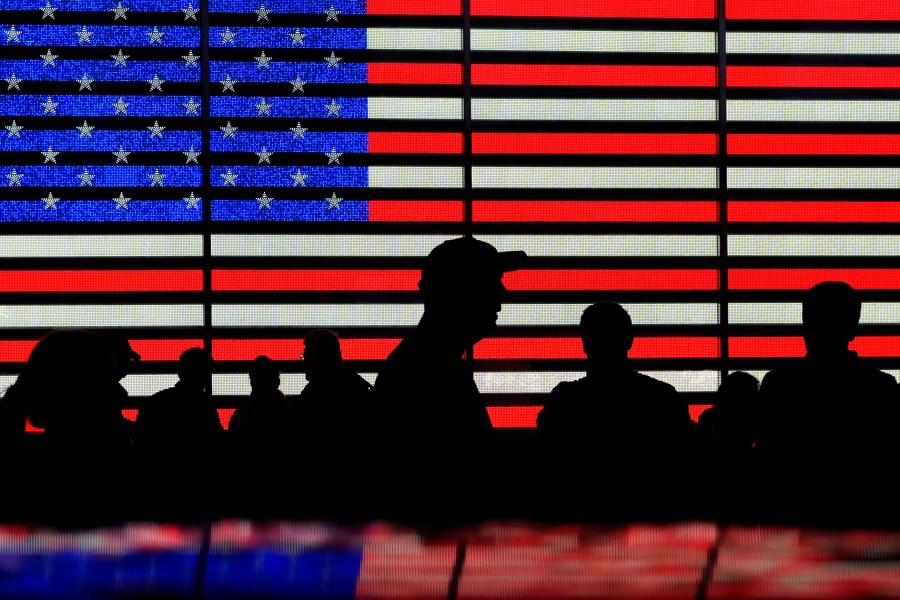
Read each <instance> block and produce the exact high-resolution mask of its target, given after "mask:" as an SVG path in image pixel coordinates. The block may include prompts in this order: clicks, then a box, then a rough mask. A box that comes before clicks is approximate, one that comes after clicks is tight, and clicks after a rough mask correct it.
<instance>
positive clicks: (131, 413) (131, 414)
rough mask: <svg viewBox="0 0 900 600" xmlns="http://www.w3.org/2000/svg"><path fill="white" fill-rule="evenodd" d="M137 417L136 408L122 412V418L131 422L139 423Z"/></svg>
mask: <svg viewBox="0 0 900 600" xmlns="http://www.w3.org/2000/svg"><path fill="white" fill-rule="evenodd" d="M137 415H138V409H136V408H126V409H123V410H122V416H123V417H125V418H126V419H128V420H129V421H137Z"/></svg>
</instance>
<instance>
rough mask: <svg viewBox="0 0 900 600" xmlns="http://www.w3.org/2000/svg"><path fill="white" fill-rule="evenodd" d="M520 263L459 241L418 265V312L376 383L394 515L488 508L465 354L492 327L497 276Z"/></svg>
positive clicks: (485, 440)
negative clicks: (420, 302) (420, 308)
mask: <svg viewBox="0 0 900 600" xmlns="http://www.w3.org/2000/svg"><path fill="white" fill-rule="evenodd" d="M524 259H525V254H524V253H523V252H497V250H496V248H494V247H493V246H491V245H490V244H487V243H485V242H483V241H480V240H476V239H474V238H468V237H465V238H456V239H452V240H448V241H446V242H443V243H441V244H439V245H438V246H437V247H435V248H434V249H433V250H432V251H431V253H429V255H428V257H427V258H426V260H425V266H424V268H423V270H422V278H421V281H420V282H419V290H420V292H421V295H422V300H423V304H424V314H423V316H422V318H421V320H420V321H419V324H418V325H417V327H416V329H415V330H414V331H413V332H412V333H410V334H409V335H407V336H406V337H405V338H404V339H403V341H402V342H401V343H400V344H399V345H398V346H397V347H396V348H395V349H394V350H393V352H391V354H390V356H389V357H388V359H387V361H386V362H385V364H384V365H383V367H382V369H381V371H380V372H379V374H378V378H377V380H376V382H375V392H376V397H377V400H378V408H379V410H380V411H382V412H381V416H382V417H383V420H382V421H381V422H382V427H381V429H380V432H379V446H380V447H381V448H383V449H386V450H387V455H386V457H385V458H384V460H385V462H386V464H385V465H384V470H385V477H386V478H388V480H389V481H390V483H389V486H390V488H391V489H390V491H391V492H393V498H392V501H391V504H392V507H395V508H396V509H397V510H398V511H399V512H400V513H401V514H400V515H399V516H401V517H406V516H409V515H410V514H415V513H418V514H417V515H416V517H426V518H432V517H433V518H439V517H447V518H454V517H456V518H463V519H466V518H470V517H472V516H473V515H474V511H477V510H482V511H483V510H486V509H487V503H488V501H489V496H490V493H489V492H488V488H489V485H488V484H489V483H490V480H489V474H492V475H494V476H496V471H492V467H493V463H494V460H495V455H496V446H495V440H494V434H493V428H492V425H491V421H490V417H489V416H488V413H487V409H486V407H485V404H484V401H483V400H482V398H481V395H480V393H479V391H478V388H477V386H476V385H475V382H474V380H473V376H472V369H471V366H470V365H469V364H467V362H466V361H465V359H464V358H463V354H464V352H466V351H467V350H468V349H469V348H471V346H472V345H473V344H475V343H476V342H478V341H479V340H481V339H482V338H484V337H485V336H487V335H489V334H490V333H492V332H493V331H494V329H495V328H496V323H497V315H498V313H499V312H500V309H501V307H502V305H501V302H502V298H503V295H504V293H505V287H504V286H503V282H502V276H503V273H505V272H507V271H511V270H514V269H515V268H518V266H520V265H521V264H522V263H523V262H524Z"/></svg>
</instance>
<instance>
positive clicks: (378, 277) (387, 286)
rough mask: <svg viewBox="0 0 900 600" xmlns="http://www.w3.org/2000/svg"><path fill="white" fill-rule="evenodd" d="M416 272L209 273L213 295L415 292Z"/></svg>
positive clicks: (295, 271) (416, 285) (249, 271)
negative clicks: (219, 293) (265, 292)
mask: <svg viewBox="0 0 900 600" xmlns="http://www.w3.org/2000/svg"><path fill="white" fill-rule="evenodd" d="M421 275H422V272H421V271H419V270H401V269H396V270H387V269H385V270H363V269H360V270H354V269H343V270H339V269H305V270H299V269H298V270H286V269H285V270H274V269H273V270H249V269H234V270H224V269H213V271H212V289H213V290H215V291H223V292H224V291H323V292H324V291H344V292H353V291H370V292H373V291H374V292H379V291H416V290H418V289H419V279H420V278H421Z"/></svg>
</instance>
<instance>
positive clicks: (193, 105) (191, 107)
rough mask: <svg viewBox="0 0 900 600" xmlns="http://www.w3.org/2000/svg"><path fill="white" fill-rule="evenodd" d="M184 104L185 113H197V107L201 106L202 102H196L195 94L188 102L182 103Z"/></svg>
mask: <svg viewBox="0 0 900 600" xmlns="http://www.w3.org/2000/svg"><path fill="white" fill-rule="evenodd" d="M182 106H183V107H184V114H185V115H197V109H198V108H200V104H199V103H197V102H194V97H193V96H191V97H190V99H189V100H188V101H187V104H182ZM197 116H199V115H197Z"/></svg>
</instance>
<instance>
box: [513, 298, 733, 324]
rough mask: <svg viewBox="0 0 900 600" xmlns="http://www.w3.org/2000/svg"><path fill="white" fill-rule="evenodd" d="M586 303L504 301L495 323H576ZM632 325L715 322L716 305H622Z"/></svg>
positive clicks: (716, 322)
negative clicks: (513, 302)
mask: <svg viewBox="0 0 900 600" xmlns="http://www.w3.org/2000/svg"><path fill="white" fill-rule="evenodd" d="M588 306H589V304H504V305H503V310H502V311H500V317H499V319H498V320H497V324H498V325H501V326H517V325H538V326H540V325H562V326H573V327H576V326H578V323H579V322H580V320H581V313H583V312H584V309H585V308H587V307H588ZM622 308H624V309H625V310H626V311H627V312H628V314H629V316H631V321H632V323H633V324H634V325H638V326H641V325H718V323H719V307H718V305H716V304H713V303H707V304H622Z"/></svg>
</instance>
